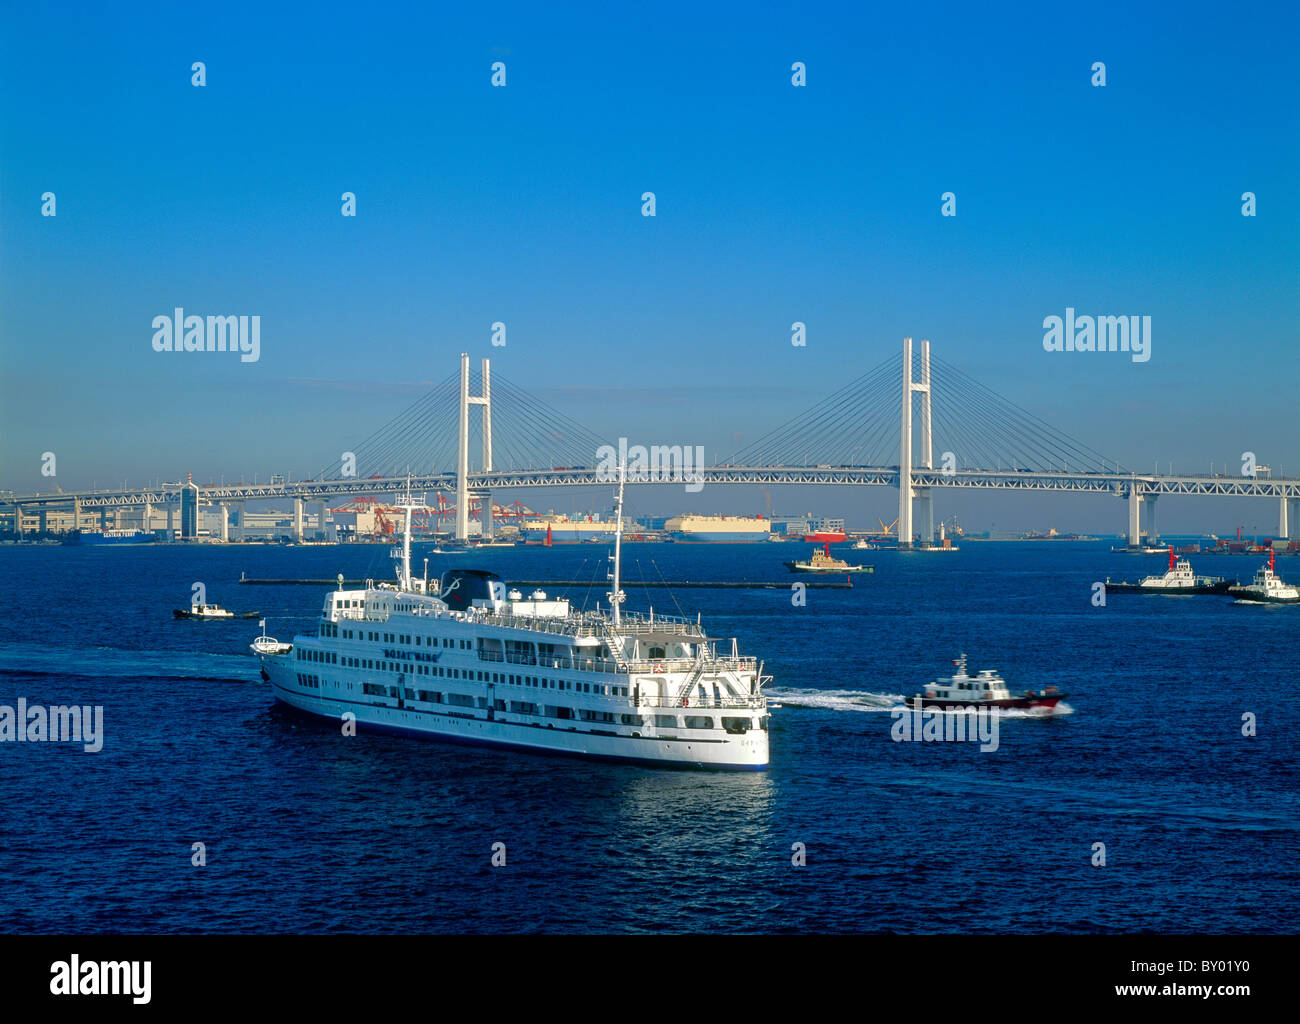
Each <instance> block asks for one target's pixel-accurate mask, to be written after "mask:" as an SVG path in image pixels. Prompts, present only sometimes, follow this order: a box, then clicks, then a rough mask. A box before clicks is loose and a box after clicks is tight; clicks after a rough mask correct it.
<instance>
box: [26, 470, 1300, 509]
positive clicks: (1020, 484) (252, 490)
mask: <svg viewBox="0 0 1300 1024" xmlns="http://www.w3.org/2000/svg"><path fill="white" fill-rule="evenodd" d="M613 482H614V481H612V480H610V479H609V478H608V475H607V474H602V473H601V472H599V471H597V470H595V469H585V468H582V469H542V470H497V471H494V472H491V473H470V474H469V475H468V479H467V483H468V485H469V490H470V491H474V492H482V491H493V490H497V489H501V488H520V487H525V488H540V487H592V486H606V485H610V484H612V483H613ZM628 483H630V484H639V483H652V484H661V485H667V486H677V487H680V486H689V487H691V489H692V490H693V489H694V488H695V487H696V486H699V485H703V486H719V485H731V484H759V485H763V486H770V485H773V484H789V485H798V486H836V487H839V486H855V485H857V486H861V485H866V486H872V485H874V486H883V487H894V488H897V487H898V468H897V467H895V466H839V467H830V466H707V467H703V468H701V469H698V470H692V471H691V472H690V474H689V475H688V476H687V477H685V478H683V477H681V476H680V475H676V476H674V477H670V478H668V479H646V478H638V477H636V476H635V475H629V477H628ZM185 486H186V485H185V484H183V483H175V484H168V483H165V484H163V485H161V486H160V487H147V488H126V489H119V490H97V491H64V492H55V493H38V494H24V495H17V496H15V497H12V498H6V499H3V500H0V510H5V511H9V512H12V510H13V508H14V506H15V505H21V506H22V507H23V508H24V510H27V511H34V510H37V509H41V508H50V507H58V508H66V507H68V506H69V505H72V504H73V503H74V502H75V503H78V504H79V505H80V507H81V508H82V509H83V510H91V509H107V508H131V507H139V506H142V505H145V504H150V505H166V504H170V503H175V502H179V501H180V495H181V491H182V490H184V488H185ZM197 486H198V492H199V500H200V501H201V502H202V503H204V504H211V503H214V502H236V501H255V500H268V501H273V500H275V499H277V498H300V499H303V500H310V499H315V500H320V499H322V498H335V497H339V498H342V497H349V496H355V495H362V494H374V495H380V494H384V495H399V494H402V493H404V492H405V491H406V487H407V478H406V477H404V476H401V477H382V478H369V479H362V478H358V477H347V478H343V479H339V480H296V481H290V482H286V483H276V484H269V483H268V484H247V483H231V484H206V485H202V484H201V485H197ZM410 486H411V490H412V491H413V492H416V493H425V492H428V491H445V492H448V493H454V492H455V491H456V475H455V474H454V473H440V474H426V475H420V476H414V475H413V476H411V478H410ZM912 486H913V487H914V488H918V487H935V488H939V487H953V488H958V489H968V490H969V489H975V490H1003V491H1006V490H1013V491H1075V492H1082V493H1093V494H1111V495H1114V496H1115V497H1121V498H1123V497H1128V496H1129V495H1130V493H1131V492H1132V491H1133V489H1134V488H1136V489H1137V491H1138V493H1139V494H1141V495H1142V496H1149V497H1160V496H1162V495H1206V496H1218V497H1238V498H1279V499H1287V500H1300V479H1297V478H1294V477H1278V478H1272V479H1268V478H1259V477H1234V476H1174V475H1160V474H1134V473H1070V472H1068V471H1062V472H1038V471H1027V470H984V469H959V470H955V471H953V472H944V471H943V470H938V469H923V468H916V469H913V470H912Z"/></svg>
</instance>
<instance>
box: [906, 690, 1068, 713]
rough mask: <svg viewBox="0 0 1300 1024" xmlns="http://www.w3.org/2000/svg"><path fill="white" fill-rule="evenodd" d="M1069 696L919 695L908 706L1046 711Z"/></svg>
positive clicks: (940, 708)
mask: <svg viewBox="0 0 1300 1024" xmlns="http://www.w3.org/2000/svg"><path fill="white" fill-rule="evenodd" d="M1068 696H1070V695H1069V694H1068V693H1053V694H1047V695H1035V696H1033V697H1028V696H1023V695H1022V696H1020V697H1008V698H1005V699H1003V700H956V699H953V698H947V697H921V696H919V695H918V696H916V697H913V698H912V699H911V700H909V701H908V702H907V706H908V707H909V708H915V707H916V706H917V704H918V703H919V704H920V706H921V707H922V708H938V709H939V710H941V711H946V710H949V709H951V708H1003V709H1007V710H1012V709H1015V710H1021V711H1030V710H1033V709H1034V708H1042V709H1043V710H1044V711H1055V710H1056V705H1057V704H1059V703H1060V702H1061V701H1063V700H1065V698H1066V697H1068Z"/></svg>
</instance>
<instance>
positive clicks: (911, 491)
mask: <svg viewBox="0 0 1300 1024" xmlns="http://www.w3.org/2000/svg"><path fill="white" fill-rule="evenodd" d="M917 392H920V394H921V451H920V452H919V453H918V454H919V456H920V460H921V465H920V467H918V468H921V469H934V443H933V442H934V438H933V423H934V421H933V419H932V418H931V412H930V343H929V342H928V341H925V340H924V339H923V340H922V341H921V379H920V381H913V380H912V339H911V338H904V339H903V429H902V434H901V441H900V445H899V448H900V450H899V455H898V546H899V547H900V548H902V549H904V550H906V549H908V548H910V547H911V546H912V538H913V537H914V536H915V532H916V531H915V529H914V527H913V503H914V502H915V503H919V504H920V506H921V507H920V509H919V510H918V511H919V513H920V522H919V524H917V525H919V526H920V528H921V540H922V541H923V542H924V543H926V544H931V543H933V542H934V505H933V503H932V500H931V495H930V488H929V487H913V486H912V469H913V452H912V422H913V401H912V396H913V395H915V394H916V393H917Z"/></svg>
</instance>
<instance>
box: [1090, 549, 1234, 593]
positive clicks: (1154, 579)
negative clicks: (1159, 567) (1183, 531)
mask: <svg viewBox="0 0 1300 1024" xmlns="http://www.w3.org/2000/svg"><path fill="white" fill-rule="evenodd" d="M1236 583H1237V581H1236V580H1227V579H1224V578H1223V577H1222V576H1197V575H1196V574H1195V573H1194V572H1192V563H1191V562H1189V561H1188V560H1187V559H1186V558H1176V557H1175V555H1174V549H1173V547H1172V546H1171V547H1170V548H1169V568H1168V569H1167V570H1166V571H1165V572H1164V574H1163V575H1160V576H1154V575H1153V576H1145V577H1143V578H1142V581H1141V582H1140V583H1116V582H1112V581H1111V578H1110V577H1109V576H1107V577H1106V593H1108V594H1226V593H1227V592H1228V588H1229V587H1233V586H1236Z"/></svg>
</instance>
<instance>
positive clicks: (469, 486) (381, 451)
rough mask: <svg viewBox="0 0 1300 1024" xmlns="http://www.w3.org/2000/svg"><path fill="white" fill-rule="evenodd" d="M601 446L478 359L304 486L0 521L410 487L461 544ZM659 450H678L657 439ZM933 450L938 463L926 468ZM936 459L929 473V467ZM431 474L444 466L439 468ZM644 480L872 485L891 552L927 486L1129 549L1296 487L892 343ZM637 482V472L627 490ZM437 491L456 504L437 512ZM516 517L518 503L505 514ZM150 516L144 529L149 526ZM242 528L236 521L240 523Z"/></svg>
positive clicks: (31, 503)
mask: <svg viewBox="0 0 1300 1024" xmlns="http://www.w3.org/2000/svg"><path fill="white" fill-rule="evenodd" d="M617 443H618V442H617V439H611V438H605V437H602V436H600V435H599V434H598V433H596V432H594V431H592V430H590V429H588V428H587V427H585V426H584V425H582V424H581V423H579V422H578V421H576V420H575V419H573V418H572V417H570V416H568V415H566V414H565V413H563V412H561V411H560V410H558V409H555V408H553V407H552V406H550V405H548V404H547V403H545V402H543V401H541V400H540V399H538V398H537V397H536V396H535V395H533V394H531V393H530V392H529V391H528V390H527V389H525V388H523V387H521V386H520V385H517V384H515V383H513V382H511V381H510V380H508V379H507V378H505V377H503V376H501V375H500V374H496V375H494V374H493V372H492V369H491V364H490V361H489V360H488V359H483V360H482V363H481V367H480V369H479V370H478V372H472V370H471V365H470V358H469V356H468V355H467V354H462V355H461V357H460V367H459V372H456V373H453V374H451V375H450V376H448V377H447V378H446V379H444V380H443V381H441V382H440V383H438V384H437V385H435V386H434V387H433V388H431V389H430V390H429V391H428V392H426V393H425V394H423V395H422V396H420V398H419V399H417V400H416V401H415V402H413V403H412V404H411V405H410V406H409V407H408V408H406V409H404V410H403V411H402V412H401V413H400V414H399V415H398V416H396V417H394V418H393V419H392V420H391V421H389V422H388V423H385V424H384V425H382V426H381V427H379V429H377V430H376V431H374V432H373V433H372V434H371V435H369V436H368V437H366V438H365V439H363V440H361V441H360V442H358V443H357V444H356V446H355V447H354V449H352V450H349V451H347V452H345V453H343V454H342V455H341V456H340V458H339V459H338V460H336V461H335V462H333V463H332V464H330V465H328V466H325V467H324V468H323V469H322V470H321V471H320V472H318V473H317V474H316V475H315V476H313V477H312V478H310V479H306V480H297V481H293V480H279V479H275V480H273V481H272V482H267V483H253V484H249V483H244V482H240V483H230V484H226V483H221V484H206V485H199V484H195V483H193V482H192V481H191V480H187V481H185V482H183V483H182V482H177V483H169V484H161V485H158V486H154V487H143V488H125V487H124V488H121V489H116V490H92V491H73V492H62V491H60V492H56V493H53V494H49V493H45V494H42V493H36V494H26V495H10V496H6V497H4V498H0V523H3V522H6V521H8V522H12V523H13V526H14V529H15V530H16V531H17V532H19V533H20V534H21V533H25V532H28V531H30V530H42V531H43V530H44V529H45V522H46V516H47V514H48V513H49V512H50V511H51V510H62V511H65V512H67V511H70V512H71V515H72V522H73V524H74V525H73V528H74V529H75V528H80V527H81V524H82V522H83V517H84V520H85V521H86V522H87V523H89V524H91V525H94V524H95V519H96V516H97V515H98V518H99V524H98V525H100V526H101V527H102V526H106V525H107V523H108V517H109V515H110V513H112V512H114V511H116V510H118V509H144V510H145V512H146V516H147V515H148V513H149V510H151V509H160V510H162V509H165V510H166V513H167V519H168V528H169V530H174V529H175V526H174V522H173V521H174V518H175V517H176V515H177V514H179V517H180V536H181V537H182V538H188V537H194V536H196V535H197V525H196V524H197V509H198V508H199V506H201V505H213V504H215V505H218V506H221V508H222V509H223V512H222V515H221V516H220V520H221V523H222V528H221V535H222V539H223V540H226V539H229V533H228V524H229V519H230V516H229V509H231V508H232V507H238V508H241V509H242V507H243V504H244V503H246V502H249V501H265V500H275V499H291V500H292V501H293V503H294V532H295V533H296V534H297V535H298V536H299V537H301V536H302V529H303V525H302V524H303V511H304V507H305V505H306V503H309V502H317V503H322V505H323V503H325V502H329V501H333V500H335V499H341V498H348V497H357V496H383V495H388V496H393V495H398V494H401V493H404V492H405V491H406V488H407V486H408V479H409V485H410V487H411V488H412V490H414V491H417V492H424V493H426V494H427V493H430V492H432V493H434V494H435V495H437V496H438V506H437V514H438V515H449V516H454V519H455V535H456V537H457V538H460V539H465V538H466V537H467V536H468V535H469V522H470V515H471V511H472V509H474V508H475V507H476V506H477V508H478V509H479V510H480V514H481V516H482V520H483V523H482V528H483V533H484V535H485V536H491V535H492V518H493V517H492V509H493V505H494V502H493V500H492V495H493V493H494V492H497V491H504V490H511V489H529V490H537V489H545V488H553V487H591V486H593V485H603V484H608V483H610V482H612V480H613V479H614V477H613V474H612V473H611V470H610V466H609V465H608V459H607V458H605V459H602V455H601V453H602V450H604V451H606V452H608V451H609V450H610V448H612V447H614V446H616V445H617ZM653 448H654V449H659V450H660V451H659V454H664V453H667V454H668V455H669V456H673V455H677V456H680V454H681V446H670V445H656V446H653ZM936 453H938V457H937V460H936ZM936 462H937V464H936ZM440 467H454V468H446V469H441V471H439V468H440ZM678 469H679V472H678V475H677V476H674V475H673V473H672V471H671V468H670V470H669V472H668V473H667V474H664V473H659V474H651V475H650V477H648V478H644V477H643V478H641V479H648V480H649V482H654V483H668V482H672V483H676V482H682V481H684V480H685V481H687V482H689V483H691V484H692V489H698V488H699V487H700V486H730V485H758V486H761V487H770V486H775V485H792V486H836V487H841V486H879V487H893V488H896V489H897V490H898V537H899V544H900V546H902V547H905V548H906V547H910V546H912V545H913V544H918V543H919V544H922V545H926V544H931V543H933V541H934V539H935V536H934V535H935V529H934V522H935V517H934V499H935V494H936V492H938V491H942V490H944V489H958V490H1000V491H1067V492H1074V493H1092V494H1107V495H1111V496H1113V497H1116V498H1120V499H1123V500H1125V501H1126V502H1127V504H1128V532H1127V535H1128V538H1129V543H1130V545H1137V544H1138V543H1140V538H1141V537H1142V536H1143V534H1146V535H1147V536H1148V537H1151V538H1154V537H1155V536H1157V533H1156V526H1155V507H1156V501H1157V500H1158V499H1159V498H1160V497H1163V496H1166V495H1178V496H1207V497H1209V496H1212V497H1222V498H1268V499H1272V500H1274V501H1276V502H1277V503H1278V504H1277V508H1278V534H1277V535H1278V537H1279V538H1290V537H1291V536H1292V532H1293V530H1294V531H1295V532H1296V533H1297V534H1300V479H1296V478H1275V477H1271V476H1270V477H1265V476H1264V475H1263V474H1262V473H1260V474H1259V475H1256V476H1230V475H1227V474H1222V475H1214V474H1209V475H1177V474H1173V473H1169V474H1160V473H1139V472H1136V471H1135V470H1132V469H1130V468H1128V467H1126V466H1124V465H1123V464H1121V463H1120V462H1118V461H1116V460H1114V459H1109V458H1107V457H1104V456H1102V455H1101V454H1099V453H1098V452H1095V451H1093V450H1092V449H1090V448H1089V447H1087V446H1086V445H1084V444H1083V443H1082V442H1080V441H1078V440H1077V439H1075V438H1073V437H1072V436H1071V435H1069V434H1067V433H1066V432H1064V431H1062V430H1059V429H1057V428H1055V427H1053V426H1051V425H1049V424H1048V423H1046V422H1044V421H1043V420H1042V419H1041V418H1039V417H1037V416H1035V415H1033V414H1031V413H1029V412H1028V411H1026V410H1025V409H1023V408H1021V407H1020V406H1019V405H1017V404H1015V403H1014V402H1012V401H1010V400H1009V399H1006V398H1004V397H1002V396H1001V395H999V394H997V393H995V392H994V391H993V390H991V389H990V388H988V387H986V386H985V385H983V384H981V383H980V382H978V381H976V380H975V379H974V378H972V377H970V376H969V375H967V374H965V373H964V372H962V371H961V370H959V369H958V368H957V367H956V366H954V365H952V364H950V363H947V362H944V361H943V360H941V359H939V358H937V357H935V356H933V355H932V354H931V351H930V343H929V342H928V341H922V342H921V343H920V345H919V347H915V348H914V346H913V344H912V339H910V338H906V339H904V341H903V347H902V353H901V355H895V356H892V357H890V358H889V359H886V360H884V361H883V362H881V363H880V364H878V365H877V366H875V367H873V368H871V369H870V370H868V371H867V372H866V373H864V374H862V375H861V376H859V377H858V378H856V379H854V380H852V381H850V382H849V383H847V384H845V385H844V386H843V387H841V388H840V389H838V390H837V391H835V392H834V393H833V394H831V395H829V396H827V397H826V398H825V399H823V400H822V401H820V402H818V403H817V404H816V405H814V406H813V407H811V408H809V409H806V410H804V411H803V412H801V413H799V414H797V415H795V416H794V417H792V418H790V419H788V420H786V421H785V422H784V423H782V424H780V425H779V426H777V427H776V428H774V429H772V430H770V431H768V432H767V433H766V434H764V435H762V436H761V437H759V438H758V439H757V440H755V441H753V442H751V443H750V444H748V445H746V446H745V447H744V448H742V449H741V450H739V451H737V452H735V453H734V454H733V455H731V456H730V457H729V458H728V459H727V460H726V461H725V462H722V463H720V464H718V465H714V466H703V465H698V464H696V465H691V466H689V467H685V466H682V465H681V464H680V463H679V467H678ZM631 482H632V483H633V484H634V485H635V484H636V483H637V482H639V481H638V478H637V477H636V476H635V475H634V476H633V477H632V481H631ZM443 495H447V496H454V502H453V503H451V504H448V502H447V499H446V498H444V497H443ZM516 507H517V506H516ZM146 521H147V520H146ZM239 522H241V523H242V522H243V516H242V515H240V516H239Z"/></svg>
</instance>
